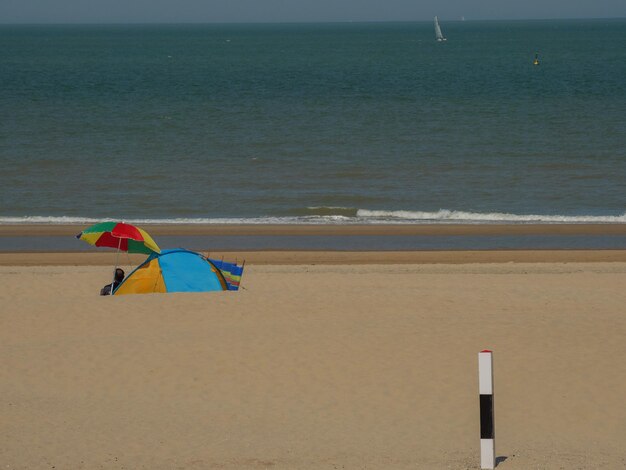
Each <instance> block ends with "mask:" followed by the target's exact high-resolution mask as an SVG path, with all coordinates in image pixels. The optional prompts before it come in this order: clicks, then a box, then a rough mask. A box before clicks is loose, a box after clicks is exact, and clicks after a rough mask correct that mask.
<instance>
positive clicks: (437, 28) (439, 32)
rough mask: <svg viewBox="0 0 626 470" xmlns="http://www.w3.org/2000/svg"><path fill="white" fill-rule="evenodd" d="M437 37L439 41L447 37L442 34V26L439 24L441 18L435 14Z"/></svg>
mask: <svg viewBox="0 0 626 470" xmlns="http://www.w3.org/2000/svg"><path fill="white" fill-rule="evenodd" d="M435 39H436V40H437V41H445V40H446V38H444V37H443V34H441V27H440V26H439V19H438V18H437V17H436V16H435Z"/></svg>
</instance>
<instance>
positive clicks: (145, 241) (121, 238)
mask: <svg viewBox="0 0 626 470" xmlns="http://www.w3.org/2000/svg"><path fill="white" fill-rule="evenodd" d="M76 238H78V239H80V240H84V241H86V242H87V243H89V244H90V245H93V246H105V247H109V248H117V249H118V250H122V251H127V252H128V253H145V254H147V255H150V254H152V253H160V252H161V249H160V248H159V246H158V245H157V244H156V243H155V242H154V240H153V239H152V237H151V236H150V235H148V232H146V231H145V230H142V229H140V228H139V227H135V226H134V225H130V224H125V223H123V222H101V223H99V224H95V225H92V226H91V227H89V228H87V229H85V230H83V231H82V232H80V233H79V234H78V235H76Z"/></svg>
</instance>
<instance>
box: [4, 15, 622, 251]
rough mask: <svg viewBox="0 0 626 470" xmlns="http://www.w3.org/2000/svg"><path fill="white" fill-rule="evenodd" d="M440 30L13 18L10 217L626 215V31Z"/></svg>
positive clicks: (537, 219)
mask: <svg viewBox="0 0 626 470" xmlns="http://www.w3.org/2000/svg"><path fill="white" fill-rule="evenodd" d="M440 23H441V27H442V29H443V33H444V35H445V36H446V37H447V41H446V42H442V43H438V42H436V41H435V38H434V29H433V24H432V22H431V21H428V22H403V23H324V24H313V23H310V24H179V25H167V24H159V25H0V110H1V115H0V162H1V164H2V169H1V170H0V224H8V223H25V222H39V223H62V222H77V223H90V222H95V221H99V220H125V221H129V222H144V223H145V222H161V223H182V222H185V223H213V222H216V223H217V222H221V223H244V222H245V223H295V224H298V223H301V224H305V223H309V224H313V223H325V224H350V223H358V224H367V223H459V222H460V223H505V222H506V223H530V222H532V223H555V222H571V223H577V222H600V223H608V222H614V223H615V222H617V223H626V19H594V20H558V21H553V20H546V21H448V20H446V19H445V18H440ZM535 55H537V57H538V60H539V65H534V64H533V60H534V58H535ZM620 243H621V244H623V238H622V241H620ZM620 246H621V245H620Z"/></svg>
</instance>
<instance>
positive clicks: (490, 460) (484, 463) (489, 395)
mask: <svg viewBox="0 0 626 470" xmlns="http://www.w3.org/2000/svg"><path fill="white" fill-rule="evenodd" d="M478 391H479V394H480V468H484V469H493V468H496V445H495V423H494V413H493V353H492V351H489V350H488V349H485V350H484V351H481V352H479V353H478Z"/></svg>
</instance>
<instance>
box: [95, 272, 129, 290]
mask: <svg viewBox="0 0 626 470" xmlns="http://www.w3.org/2000/svg"><path fill="white" fill-rule="evenodd" d="M123 280H124V270H123V269H121V268H117V269H116V270H115V278H114V280H113V282H112V283H111V284H107V285H106V286H104V287H103V288H102V289H100V295H111V292H113V291H114V290H115V288H116V287H117V286H119V285H120V284H121V283H122V281H123Z"/></svg>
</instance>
